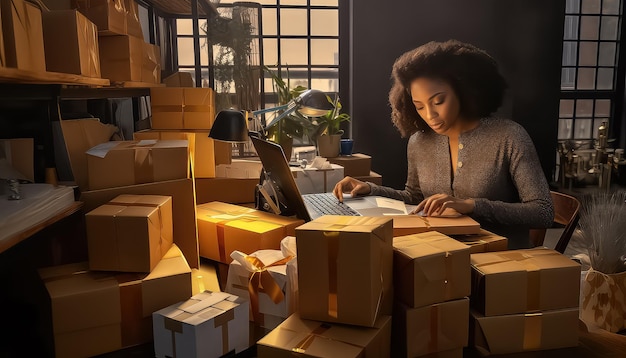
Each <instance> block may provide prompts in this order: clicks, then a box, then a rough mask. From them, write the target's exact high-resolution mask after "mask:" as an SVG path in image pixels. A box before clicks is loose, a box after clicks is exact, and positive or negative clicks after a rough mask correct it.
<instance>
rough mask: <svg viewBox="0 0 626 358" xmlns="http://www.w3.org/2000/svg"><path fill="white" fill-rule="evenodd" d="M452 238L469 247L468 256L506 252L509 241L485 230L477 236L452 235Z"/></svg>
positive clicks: (481, 230)
mask: <svg viewBox="0 0 626 358" xmlns="http://www.w3.org/2000/svg"><path fill="white" fill-rule="evenodd" d="M452 238H454V239H455V240H458V241H460V242H462V243H464V244H465V245H467V246H469V247H470V254H477V253H479V252H494V251H506V250H508V243H509V239H507V238H506V237H504V236H500V235H496V234H494V233H492V232H490V231H487V230H485V229H480V232H479V233H478V234H470V235H453V236H452Z"/></svg>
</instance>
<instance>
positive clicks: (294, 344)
mask: <svg viewBox="0 0 626 358" xmlns="http://www.w3.org/2000/svg"><path fill="white" fill-rule="evenodd" d="M390 342H391V317H389V316H381V317H379V318H378V319H377V320H376V322H375V323H374V324H373V325H372V327H371V328H370V327H359V326H349V325H342V324H329V323H323V322H318V321H310V320H306V319H302V318H301V317H299V316H298V314H297V313H294V314H293V315H291V316H289V318H287V320H285V321H284V322H283V323H281V324H280V326H278V327H277V328H276V329H274V330H273V331H271V332H270V333H269V334H267V335H266V336H265V337H263V338H262V339H261V340H259V342H258V343H257V353H258V356H259V358H283V357H284V358H288V357H289V358H290V357H294V355H297V356H298V357H303V358H304V357H329V358H330V357H342V358H350V357H352V358H357V357H364V358H370V357H371V358H374V357H377V358H378V357H380V358H385V357H389V356H390V349H389V348H390V345H391V343H390Z"/></svg>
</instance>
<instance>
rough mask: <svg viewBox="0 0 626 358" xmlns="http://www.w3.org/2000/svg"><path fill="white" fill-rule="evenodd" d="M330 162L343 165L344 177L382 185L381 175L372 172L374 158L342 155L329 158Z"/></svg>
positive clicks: (358, 154)
mask: <svg viewBox="0 0 626 358" xmlns="http://www.w3.org/2000/svg"><path fill="white" fill-rule="evenodd" d="M328 161H329V162H330V163H332V164H337V165H341V166H342V167H343V170H344V175H347V176H351V177H354V178H356V179H359V180H362V181H369V182H372V183H374V184H378V185H382V181H383V180H382V177H381V176H380V174H378V173H376V172H373V171H372V157H370V156H369V155H367V154H362V153H354V154H352V155H340V156H338V157H334V158H328Z"/></svg>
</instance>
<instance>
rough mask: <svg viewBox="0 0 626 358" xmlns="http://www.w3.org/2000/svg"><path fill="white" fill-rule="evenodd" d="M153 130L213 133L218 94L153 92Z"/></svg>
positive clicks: (193, 90) (209, 91)
mask: <svg viewBox="0 0 626 358" xmlns="http://www.w3.org/2000/svg"><path fill="white" fill-rule="evenodd" d="M150 101H151V102H150V103H151V106H152V128H153V129H211V126H212V125H213V120H214V119H215V92H214V91H213V89H211V88H193V87H156V88H151V89H150Z"/></svg>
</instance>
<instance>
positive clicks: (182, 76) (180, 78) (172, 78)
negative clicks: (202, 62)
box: [163, 72, 195, 87]
mask: <svg viewBox="0 0 626 358" xmlns="http://www.w3.org/2000/svg"><path fill="white" fill-rule="evenodd" d="M163 83H164V84H165V86H166V87H194V86H195V85H194V83H193V77H192V76H191V73H189V72H174V73H172V74H171V75H169V76H167V77H165V78H164V79H163Z"/></svg>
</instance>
